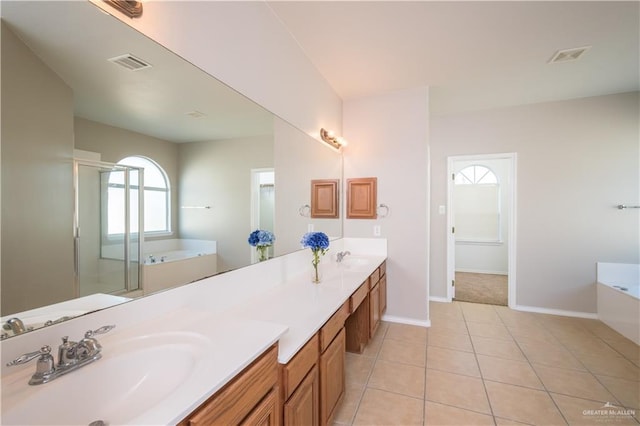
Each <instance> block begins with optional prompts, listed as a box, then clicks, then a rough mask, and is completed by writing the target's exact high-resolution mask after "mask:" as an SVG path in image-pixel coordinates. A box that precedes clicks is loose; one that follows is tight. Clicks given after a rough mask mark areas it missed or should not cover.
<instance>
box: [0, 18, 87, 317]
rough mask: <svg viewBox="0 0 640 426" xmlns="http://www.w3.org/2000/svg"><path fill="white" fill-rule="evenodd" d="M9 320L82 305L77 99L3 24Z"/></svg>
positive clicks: (4, 237) (6, 301)
mask: <svg viewBox="0 0 640 426" xmlns="http://www.w3.org/2000/svg"><path fill="white" fill-rule="evenodd" d="M1 137H2V198H3V200H2V312H1V313H2V315H8V314H12V313H15V312H19V311H23V310H27V309H30V308H34V307H39V306H42V305H48V304H51V303H55V302H60V301H62V300H67V299H70V298H72V297H74V291H73V280H74V276H73V220H72V218H73V197H72V189H73V183H72V176H73V169H72V157H73V94H72V92H71V90H70V88H69V87H68V86H66V85H65V84H64V82H63V81H62V80H61V79H60V78H59V77H58V76H57V75H56V74H54V73H53V72H52V71H51V70H50V69H49V68H48V67H47V66H46V65H44V64H43V63H42V62H41V61H40V60H39V59H38V58H37V57H36V56H35V55H34V54H33V53H32V52H31V51H30V50H29V49H28V48H27V47H26V46H25V45H24V44H22V42H20V41H19V40H18V38H17V37H16V36H15V35H14V34H13V33H12V32H11V31H9V29H8V28H7V27H6V26H5V25H4V24H2V135H1Z"/></svg>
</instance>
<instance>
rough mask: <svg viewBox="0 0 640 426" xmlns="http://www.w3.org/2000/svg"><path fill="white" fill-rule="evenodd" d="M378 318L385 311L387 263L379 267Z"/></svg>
mask: <svg viewBox="0 0 640 426" xmlns="http://www.w3.org/2000/svg"><path fill="white" fill-rule="evenodd" d="M379 270H380V283H379V285H380V316H381V317H382V314H384V312H385V311H386V310H387V262H386V261H384V262H382V265H380V268H379Z"/></svg>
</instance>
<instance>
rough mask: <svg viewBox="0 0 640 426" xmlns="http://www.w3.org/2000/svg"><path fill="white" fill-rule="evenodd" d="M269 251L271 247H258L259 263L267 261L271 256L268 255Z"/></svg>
mask: <svg viewBox="0 0 640 426" xmlns="http://www.w3.org/2000/svg"><path fill="white" fill-rule="evenodd" d="M268 249H269V246H257V247H256V250H258V261H259V262H264V261H265V260H267V259H268V258H269V255H268V254H267V250H268Z"/></svg>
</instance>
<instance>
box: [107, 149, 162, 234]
mask: <svg viewBox="0 0 640 426" xmlns="http://www.w3.org/2000/svg"><path fill="white" fill-rule="evenodd" d="M118 164H119V165H123V166H131V167H138V168H142V169H144V174H143V184H144V189H143V194H144V232H145V234H146V233H167V232H171V188H170V186H169V178H168V177H167V174H166V173H165V171H164V170H163V169H162V167H160V166H159V165H158V164H157V163H156V162H155V161H153V160H151V159H149V158H146V157H141V156H132V157H126V158H123V159H122V160H120V161H118ZM129 186H130V190H131V199H132V200H137V199H138V194H139V190H140V182H139V179H138V173H131V174H130V181H129ZM124 191H125V182H124V173H122V172H115V173H114V172H112V173H110V175H109V184H108V198H109V200H110V201H109V203H108V212H107V215H108V218H109V220H108V223H107V229H108V234H109V235H117V234H123V233H124V219H123V217H122V213H121V212H122V209H123V206H122V205H121V204H122V202H117V200H124ZM111 200H114V201H116V202H113V201H111ZM130 205H131V217H132V220H131V224H130V227H131V232H133V233H136V232H138V222H137V220H133V218H137V217H138V211H137V203H135V202H132V203H131V204H130Z"/></svg>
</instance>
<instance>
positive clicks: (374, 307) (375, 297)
mask: <svg viewBox="0 0 640 426" xmlns="http://www.w3.org/2000/svg"><path fill="white" fill-rule="evenodd" d="M378 325H380V283H376V285H374V286H373V288H372V289H371V291H370V292H369V338H372V337H373V335H374V334H375V333H376V330H377V329H378Z"/></svg>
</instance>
